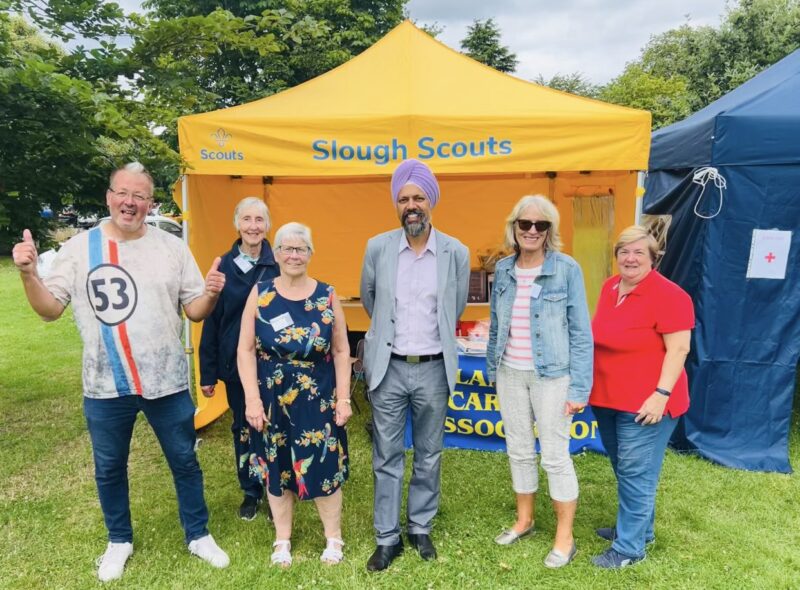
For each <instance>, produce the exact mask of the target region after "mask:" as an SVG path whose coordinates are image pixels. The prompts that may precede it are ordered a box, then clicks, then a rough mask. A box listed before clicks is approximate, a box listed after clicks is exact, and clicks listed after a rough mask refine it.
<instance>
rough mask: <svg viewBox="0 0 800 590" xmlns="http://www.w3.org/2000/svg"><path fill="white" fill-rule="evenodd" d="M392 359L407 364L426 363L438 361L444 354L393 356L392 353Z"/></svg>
mask: <svg viewBox="0 0 800 590" xmlns="http://www.w3.org/2000/svg"><path fill="white" fill-rule="evenodd" d="M392 358H393V359H397V360H400V361H405V362H407V363H414V364H416V363H427V362H428V361H439V360H442V359H443V358H444V353H442V352H439V353H436V354H395V353H392Z"/></svg>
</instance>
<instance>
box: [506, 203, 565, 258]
mask: <svg viewBox="0 0 800 590" xmlns="http://www.w3.org/2000/svg"><path fill="white" fill-rule="evenodd" d="M528 207H534V208H536V209H538V210H539V213H541V215H542V217H543V219H542V220H541V221H549V222H550V223H551V226H550V229H549V230H547V237H546V238H545V240H544V249H545V251H548V250H553V251H555V252H558V251H559V250H561V247H562V246H563V243H562V242H561V234H560V233H559V231H558V224H559V221H560V220H561V216H560V215H559V214H558V209H556V206H555V205H553V203H552V202H550V199H548V198H547V197H545V196H544V195H526V196H524V197H522V198H521V199H520V200H519V201H517V204H516V205H514V208H513V209H512V210H511V214H510V215H509V216H508V217H507V218H506V227H505V240H504V241H505V247H506V248H508V249H509V250H514V252H516V253H517V254H519V245H518V244H517V238H516V236H515V235H514V224H515V223H516V221H517V219H519V216H520V215H521V214H522V212H523V211H524V210H525V209H526V208H528Z"/></svg>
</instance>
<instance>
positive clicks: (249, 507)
mask: <svg viewBox="0 0 800 590" xmlns="http://www.w3.org/2000/svg"><path fill="white" fill-rule="evenodd" d="M259 504H261V498H256V497H255V496H245V497H244V500H242V505H241V506H239V518H241V519H242V520H253V519H254V518H255V517H256V514H257V513H258V505H259Z"/></svg>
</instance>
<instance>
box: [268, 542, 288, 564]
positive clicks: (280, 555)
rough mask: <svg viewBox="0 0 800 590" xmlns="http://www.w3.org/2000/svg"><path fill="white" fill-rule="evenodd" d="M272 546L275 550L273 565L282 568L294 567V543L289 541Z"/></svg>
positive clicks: (272, 558)
mask: <svg viewBox="0 0 800 590" xmlns="http://www.w3.org/2000/svg"><path fill="white" fill-rule="evenodd" d="M272 546H273V547H274V548H275V550H274V551H273V552H272V557H271V558H270V560H271V561H272V565H279V566H281V567H289V566H290V565H292V554H291V553H290V551H291V550H292V542H291V541H289V540H284V541H275V542H274V543H273V544H272Z"/></svg>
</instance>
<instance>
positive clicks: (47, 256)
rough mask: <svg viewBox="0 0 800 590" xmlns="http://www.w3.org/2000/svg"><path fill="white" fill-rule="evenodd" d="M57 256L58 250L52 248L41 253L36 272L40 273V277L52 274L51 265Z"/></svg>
mask: <svg viewBox="0 0 800 590" xmlns="http://www.w3.org/2000/svg"><path fill="white" fill-rule="evenodd" d="M55 258H56V251H55V250H52V249H51V250H48V251H47V252H42V253H41V254H39V259H38V260H37V261H36V272H38V273H39V277H40V278H45V277H47V275H49V274H50V267H51V266H53V260H55Z"/></svg>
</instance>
